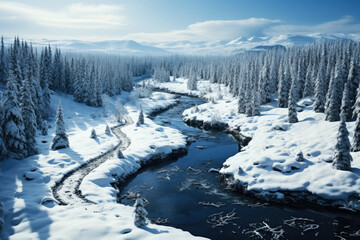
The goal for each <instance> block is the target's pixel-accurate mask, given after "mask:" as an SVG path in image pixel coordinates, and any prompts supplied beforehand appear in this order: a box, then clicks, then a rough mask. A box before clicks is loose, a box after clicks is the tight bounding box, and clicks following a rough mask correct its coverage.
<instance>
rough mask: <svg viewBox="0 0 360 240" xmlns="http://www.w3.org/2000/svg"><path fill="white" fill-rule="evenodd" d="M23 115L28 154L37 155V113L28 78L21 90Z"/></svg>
mask: <svg viewBox="0 0 360 240" xmlns="http://www.w3.org/2000/svg"><path fill="white" fill-rule="evenodd" d="M21 115H22V118H23V120H24V127H25V129H24V132H25V137H26V147H27V152H28V155H29V156H31V155H35V154H37V153H38V150H37V146H36V140H35V136H36V115H35V111H34V103H33V101H32V98H31V88H30V82H29V79H28V78H26V79H25V80H24V82H23V86H22V90H21Z"/></svg>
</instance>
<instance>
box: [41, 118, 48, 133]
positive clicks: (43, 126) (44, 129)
mask: <svg viewBox="0 0 360 240" xmlns="http://www.w3.org/2000/svg"><path fill="white" fill-rule="evenodd" d="M40 130H41V135H43V136H46V135H47V134H48V125H47V121H46V120H43V121H42V122H41V126H40Z"/></svg>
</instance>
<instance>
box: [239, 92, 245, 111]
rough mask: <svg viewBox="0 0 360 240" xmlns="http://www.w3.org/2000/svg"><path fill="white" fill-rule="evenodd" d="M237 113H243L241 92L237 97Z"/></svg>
mask: <svg viewBox="0 0 360 240" xmlns="http://www.w3.org/2000/svg"><path fill="white" fill-rule="evenodd" d="M238 113H245V99H244V96H243V95H242V94H240V95H239V99H238Z"/></svg>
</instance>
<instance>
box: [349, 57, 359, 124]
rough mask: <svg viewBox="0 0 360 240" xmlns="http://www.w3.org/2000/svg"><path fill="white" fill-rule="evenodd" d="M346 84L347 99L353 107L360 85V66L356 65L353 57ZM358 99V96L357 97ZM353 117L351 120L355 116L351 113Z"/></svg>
mask: <svg viewBox="0 0 360 240" xmlns="http://www.w3.org/2000/svg"><path fill="white" fill-rule="evenodd" d="M347 83H348V84H349V85H350V86H349V99H350V105H351V106H352V107H353V106H354V105H355V102H356V101H357V100H358V98H357V91H356V90H357V88H358V86H359V83H360V66H359V64H358V63H356V60H355V58H354V57H353V58H352V60H351V62H350V70H349V75H348V78H347ZM359 97H360V96H359ZM352 114H353V115H351V118H352V119H355V118H356V116H355V115H356V114H355V113H354V112H352Z"/></svg>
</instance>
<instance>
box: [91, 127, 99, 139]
mask: <svg viewBox="0 0 360 240" xmlns="http://www.w3.org/2000/svg"><path fill="white" fill-rule="evenodd" d="M90 138H92V139H97V136H96V131H95V129H94V128H93V129H92V130H91V135H90Z"/></svg>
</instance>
